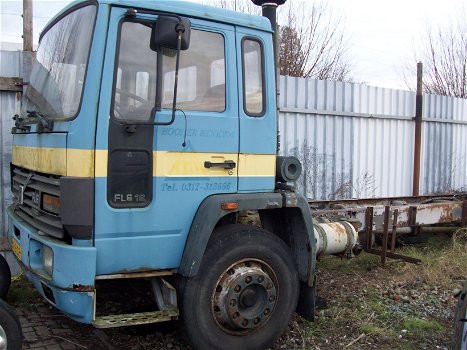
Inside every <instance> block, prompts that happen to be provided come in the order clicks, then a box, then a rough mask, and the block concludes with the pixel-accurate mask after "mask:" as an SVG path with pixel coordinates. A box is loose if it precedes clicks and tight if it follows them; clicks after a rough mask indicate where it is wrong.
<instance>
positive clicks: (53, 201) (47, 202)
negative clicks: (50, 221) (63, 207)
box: [42, 194, 60, 215]
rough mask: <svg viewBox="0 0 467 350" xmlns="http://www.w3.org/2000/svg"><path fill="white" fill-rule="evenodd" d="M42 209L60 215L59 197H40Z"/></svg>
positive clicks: (47, 195)
mask: <svg viewBox="0 0 467 350" xmlns="http://www.w3.org/2000/svg"><path fill="white" fill-rule="evenodd" d="M42 209H44V210H46V211H49V212H51V213H54V214H57V215H58V214H60V197H56V196H52V195H50V194H43V195H42Z"/></svg>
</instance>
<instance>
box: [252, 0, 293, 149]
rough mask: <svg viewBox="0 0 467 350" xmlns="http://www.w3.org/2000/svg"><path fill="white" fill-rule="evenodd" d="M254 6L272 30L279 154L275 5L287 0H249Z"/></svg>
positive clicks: (277, 35)
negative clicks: (258, 9)
mask: <svg viewBox="0 0 467 350" xmlns="http://www.w3.org/2000/svg"><path fill="white" fill-rule="evenodd" d="M251 1H252V2H253V4H255V5H256V6H261V7H262V9H263V17H266V18H267V19H269V22H271V28H272V30H273V31H274V33H273V34H272V45H273V51H274V68H275V71H276V106H277V117H276V120H277V125H276V128H277V147H276V152H277V154H279V149H280V135H279V75H280V71H279V39H280V38H279V33H278V30H277V7H279V6H280V5H283V4H285V2H286V1H287V0H251Z"/></svg>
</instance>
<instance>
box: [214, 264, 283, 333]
mask: <svg viewBox="0 0 467 350" xmlns="http://www.w3.org/2000/svg"><path fill="white" fill-rule="evenodd" d="M277 294H278V286H277V278H276V276H275V274H274V272H273V270H272V269H271V268H270V267H269V266H268V265H267V264H266V263H265V262H263V261H260V260H256V259H245V260H242V261H239V262H237V263H235V264H233V265H231V266H230V267H229V268H227V269H226V270H225V271H224V272H223V273H222V275H221V277H220V278H219V280H218V281H217V285H216V287H215V289H214V292H213V294H212V298H211V306H212V313H213V316H214V319H215V321H216V322H217V324H218V325H219V326H220V327H221V328H222V329H223V330H224V331H226V332H228V333H234V334H238V333H241V334H243V333H249V332H252V331H254V330H256V329H257V328H259V327H261V326H263V325H264V324H265V323H266V322H267V321H268V320H269V318H270V316H271V314H272V312H273V310H274V308H275V305H276V300H277Z"/></svg>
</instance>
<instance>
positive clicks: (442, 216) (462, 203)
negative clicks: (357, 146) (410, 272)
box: [309, 193, 467, 265]
mask: <svg viewBox="0 0 467 350" xmlns="http://www.w3.org/2000/svg"><path fill="white" fill-rule="evenodd" d="M309 205H310V208H311V210H312V214H313V219H314V221H315V222H328V221H347V222H350V223H352V224H353V225H354V226H355V228H356V230H357V231H358V233H359V239H360V244H361V245H362V248H363V249H364V250H365V251H366V252H367V253H370V254H375V255H379V256H381V264H382V265H384V264H385V262H386V259H387V258H393V259H400V260H404V261H407V262H410V263H415V264H417V263H420V260H418V259H414V258H411V257H408V256H404V255H400V254H396V253H395V246H396V240H397V235H398V234H409V235H420V234H423V233H429V232H452V231H455V230H457V229H459V228H460V227H467V193H456V194H443V195H431V196H417V197H388V198H368V199H344V200H327V201H309ZM375 234H378V235H381V236H382V237H381V238H382V239H381V240H382V243H381V250H378V249H375V247H374V242H375V239H374V237H375Z"/></svg>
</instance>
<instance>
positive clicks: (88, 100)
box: [68, 5, 110, 149]
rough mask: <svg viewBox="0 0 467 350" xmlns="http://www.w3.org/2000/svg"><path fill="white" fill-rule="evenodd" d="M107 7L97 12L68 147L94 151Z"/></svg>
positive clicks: (101, 6) (100, 8)
mask: <svg viewBox="0 0 467 350" xmlns="http://www.w3.org/2000/svg"><path fill="white" fill-rule="evenodd" d="M109 15H110V13H109V7H108V6H106V5H100V6H99V8H98V11H97V19H96V25H95V28H94V37H93V41H92V45H91V51H90V57H89V64H88V71H87V73H86V83H85V88H84V91H83V96H82V101H83V102H82V103H81V109H80V112H79V115H78V116H77V118H75V119H74V120H73V121H72V122H70V127H69V131H68V147H69V148H80V149H94V147H95V135H96V130H95V129H96V122H97V118H96V116H97V111H98V106H99V90H100V86H101V79H102V75H101V74H102V65H103V64H104V55H105V42H106V39H107V27H108V20H109Z"/></svg>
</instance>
